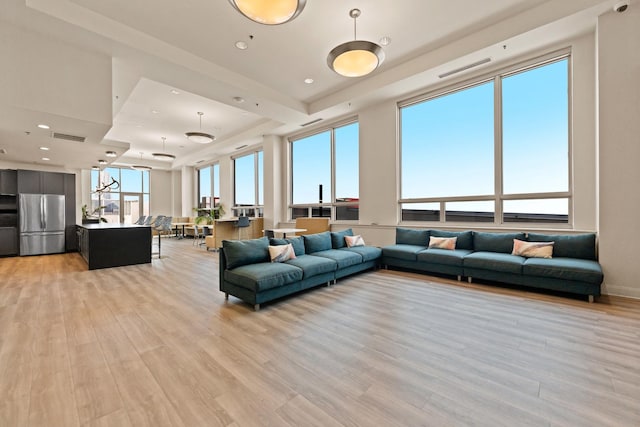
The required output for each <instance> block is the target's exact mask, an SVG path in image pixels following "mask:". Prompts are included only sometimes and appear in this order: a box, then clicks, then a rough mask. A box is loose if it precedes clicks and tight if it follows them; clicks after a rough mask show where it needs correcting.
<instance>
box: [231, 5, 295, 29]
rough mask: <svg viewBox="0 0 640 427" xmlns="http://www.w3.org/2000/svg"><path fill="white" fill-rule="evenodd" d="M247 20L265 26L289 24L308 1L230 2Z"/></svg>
mask: <svg viewBox="0 0 640 427" xmlns="http://www.w3.org/2000/svg"><path fill="white" fill-rule="evenodd" d="M229 3H231V5H232V6H233V7H234V8H235V9H236V10H238V11H239V12H240V13H242V14H243V15H244V16H246V17H247V18H249V19H251V20H252V21H254V22H257V23H259V24H264V25H279V24H284V23H285V22H289V21H291V20H292V19H294V18H295V17H296V16H298V15H299V14H300V12H302V9H304V6H305V5H306V3H307V2H306V0H229Z"/></svg>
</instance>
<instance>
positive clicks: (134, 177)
mask: <svg viewBox="0 0 640 427" xmlns="http://www.w3.org/2000/svg"><path fill="white" fill-rule="evenodd" d="M113 180H115V183H113ZM106 186H108V187H106ZM105 187H106V188H105ZM99 188H105V191H102V192H101V193H100V192H98V191H96V190H97V189H99ZM87 211H88V213H89V214H92V213H93V214H94V216H96V217H97V216H98V214H100V216H101V217H102V218H105V219H106V220H107V221H108V222H112V223H120V222H123V223H127V224H131V223H134V222H135V221H137V220H138V218H139V217H140V216H142V215H145V216H146V215H149V171H137V170H133V169H125V168H114V167H109V168H105V169H104V170H92V171H91V207H90V209H87Z"/></svg>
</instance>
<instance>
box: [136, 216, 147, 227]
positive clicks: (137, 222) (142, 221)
mask: <svg viewBox="0 0 640 427" xmlns="http://www.w3.org/2000/svg"><path fill="white" fill-rule="evenodd" d="M146 219H147V217H146V216H145V215H142V216H141V217H140V218H138V220H137V221H136V222H134V224H137V225H142V224H144V222H145V220H146Z"/></svg>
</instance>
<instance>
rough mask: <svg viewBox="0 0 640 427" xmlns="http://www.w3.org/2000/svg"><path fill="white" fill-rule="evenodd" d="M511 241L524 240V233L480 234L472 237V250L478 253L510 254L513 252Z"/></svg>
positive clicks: (476, 233)
mask: <svg viewBox="0 0 640 427" xmlns="http://www.w3.org/2000/svg"><path fill="white" fill-rule="evenodd" d="M513 239H518V240H524V239H525V235H524V233H482V232H478V231H476V232H475V233H474V235H473V245H474V249H475V250H476V251H478V252H499V253H503V254H510V253H511V252H512V251H513Z"/></svg>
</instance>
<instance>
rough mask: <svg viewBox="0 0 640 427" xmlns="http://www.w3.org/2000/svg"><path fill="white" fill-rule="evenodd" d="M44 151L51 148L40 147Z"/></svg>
mask: <svg viewBox="0 0 640 427" xmlns="http://www.w3.org/2000/svg"><path fill="white" fill-rule="evenodd" d="M40 149H41V150H42V151H49V147H40Z"/></svg>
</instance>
